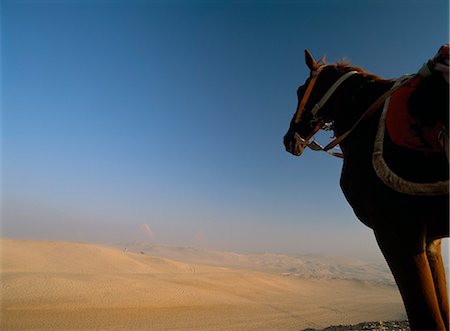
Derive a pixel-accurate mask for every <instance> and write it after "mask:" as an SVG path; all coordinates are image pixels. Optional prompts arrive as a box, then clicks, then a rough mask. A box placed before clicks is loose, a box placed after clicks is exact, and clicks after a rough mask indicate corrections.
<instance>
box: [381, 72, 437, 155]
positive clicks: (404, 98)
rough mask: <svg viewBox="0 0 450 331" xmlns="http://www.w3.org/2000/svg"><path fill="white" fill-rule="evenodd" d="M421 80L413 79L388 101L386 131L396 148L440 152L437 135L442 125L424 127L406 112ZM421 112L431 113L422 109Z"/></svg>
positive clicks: (420, 78)
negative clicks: (409, 100)
mask: <svg viewBox="0 0 450 331" xmlns="http://www.w3.org/2000/svg"><path fill="white" fill-rule="evenodd" d="M422 79H423V78H422V77H421V76H419V75H417V76H416V77H414V78H413V79H412V80H411V81H410V82H408V84H406V85H405V86H402V87H400V88H399V89H398V90H397V91H395V92H394V93H393V95H392V96H391V97H390V99H388V100H387V101H386V102H388V103H389V104H388V109H387V114H386V131H387V133H388V135H389V137H390V138H391V140H392V142H393V143H394V144H396V145H398V146H401V147H404V148H408V149H413V150H417V151H421V152H430V153H433V152H442V146H441V144H440V143H439V133H440V132H441V130H442V127H443V125H444V122H443V121H438V123H436V125H435V126H434V127H425V126H424V125H422V123H421V121H420V120H419V119H418V118H417V117H415V116H413V115H411V114H410V112H409V111H408V99H409V97H410V96H411V94H412V93H413V92H414V91H415V89H416V88H417V86H418V85H419V84H420V82H421V80H422ZM423 111H433V110H432V109H424V110H423Z"/></svg>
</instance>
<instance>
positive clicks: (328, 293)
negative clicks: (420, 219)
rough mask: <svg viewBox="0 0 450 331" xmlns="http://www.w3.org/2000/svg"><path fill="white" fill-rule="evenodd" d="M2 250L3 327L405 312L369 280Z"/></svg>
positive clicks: (312, 320)
mask: <svg viewBox="0 0 450 331" xmlns="http://www.w3.org/2000/svg"><path fill="white" fill-rule="evenodd" d="M0 248H1V257H2V259H1V261H2V269H1V303H2V305H1V322H0V323H1V325H0V326H1V329H2V330H302V329H305V328H307V327H314V328H320V327H325V326H327V325H330V324H352V323H357V322H361V321H364V320H391V319H402V318H404V317H405V315H404V311H403V308H402V305H401V301H400V297H399V295H398V294H397V291H396V289H395V288H394V287H393V286H389V285H384V284H381V283H376V282H371V281H363V280H350V279H330V278H301V277H286V276H283V275H280V274H276V273H271V272H263V271H261V270H253V269H252V268H253V267H252V265H251V264H250V265H249V266H248V268H243V267H242V266H241V267H240V268H237V267H236V268H233V267H230V266H229V265H228V266H227V265H226V264H220V263H217V261H216V263H211V264H207V263H192V259H190V258H189V257H187V258H186V259H185V260H183V259H182V257H183V256H182V255H183V254H180V256H178V260H173V259H167V258H163V257H155V256H149V255H147V254H139V253H132V252H129V251H127V252H125V251H123V250H121V249H117V248H112V247H106V246H100V245H88V244H78V243H68V242H51V241H20V240H11V239H2V240H0ZM190 260H191V261H190ZM203 262H206V260H205V261H203Z"/></svg>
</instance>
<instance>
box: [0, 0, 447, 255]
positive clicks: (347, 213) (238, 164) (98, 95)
mask: <svg viewBox="0 0 450 331" xmlns="http://www.w3.org/2000/svg"><path fill="white" fill-rule="evenodd" d="M324 9H326V10H324ZM448 10H449V4H448V1H443V0H431V1H425V0H419V1H401V0H397V1H387V0H381V1H379V0H376V1H375V0H373V1H372V0H370V1H365V2H360V1H354V0H348V1H333V0H319V1H307V0H305V1H288V0H281V1H239V0H232V1H224V0H223V1H222V0H220V1H219V0H218V1H201V0H198V1H195V0H192V1H190V0H186V1H151V0H148V1H146V0H131V1H125V0H114V1H108V0H94V1H84V0H68V1H63V0H62V1H44V0H43V1H28V0H23V1H12V0H5V1H2V3H1V30H2V31H1V45H2V53H1V63H2V68H1V70H2V82H1V93H2V98H1V99H2V146H1V149H2V193H1V194H2V200H3V208H2V222H1V231H0V233H1V235H2V236H4V237H11V238H21V239H49V240H56V239H58V240H68V241H82V242H104V243H113V242H118V241H126V240H134V238H135V237H136V236H140V237H142V236H144V238H147V239H148V240H149V241H151V242H154V243H155V244H164V245H166V244H167V245H181V246H186V245H192V246H196V247H204V248H208V249H216V250H227V251H241V252H267V251H268V252H280V253H315V254H327V255H345V256H352V257H359V258H361V257H363V258H382V256H381V253H380V252H379V250H378V248H377V246H376V242H375V239H374V237H373V234H372V232H371V230H370V229H369V228H367V227H365V226H364V225H363V224H362V223H360V222H359V221H358V220H357V219H356V217H355V215H354V214H353V211H352V210H351V208H350V207H349V206H348V204H347V202H346V201H345V198H344V196H343V194H342V193H341V191H340V189H339V176H340V169H341V164H342V161H341V160H338V159H334V158H332V157H330V156H327V155H325V154H321V153H314V152H311V151H308V152H306V153H305V155H303V156H302V157H301V158H294V157H292V156H291V155H289V154H288V153H286V152H285V151H284V147H283V145H282V137H283V135H284V133H285V131H286V129H287V127H288V125H289V121H290V120H291V117H292V115H293V113H294V111H295V107H296V105H297V99H296V90H297V88H298V86H299V85H301V84H302V83H303V82H304V80H305V79H306V77H307V75H308V71H307V68H306V66H305V64H304V60H303V51H304V49H305V48H308V49H309V50H310V51H311V52H312V53H313V55H314V56H316V57H317V58H319V57H321V56H322V55H323V54H326V55H327V58H328V61H329V62H335V61H337V60H340V59H343V58H348V59H349V60H350V62H351V63H354V64H355V65H358V66H362V67H363V68H365V69H366V70H368V71H369V72H372V73H375V74H377V75H380V76H382V77H385V78H393V77H398V76H400V75H403V74H406V73H412V72H416V71H417V70H418V69H419V68H420V66H421V65H422V64H423V63H424V62H425V61H427V60H428V59H429V58H431V57H432V56H433V55H434V54H435V53H436V51H437V50H438V48H439V47H440V45H442V44H444V43H448V41H449V27H448V23H449V22H448V13H449V11H448ZM328 136H329V135H328V134H326V135H323V136H322V137H321V140H322V141H327V139H329V137H328ZM446 245H447V240H446ZM446 247H447V246H446ZM446 250H448V249H447V248H446Z"/></svg>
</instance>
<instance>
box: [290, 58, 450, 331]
mask: <svg viewBox="0 0 450 331" xmlns="http://www.w3.org/2000/svg"><path fill="white" fill-rule="evenodd" d="M305 62H306V65H307V67H308V68H309V70H310V75H309V77H308V78H307V80H306V81H305V83H304V84H303V85H302V86H300V87H299V88H298V90H297V97H298V105H297V110H296V112H295V114H294V117H293V118H292V120H291V123H290V126H289V129H288V131H287V133H286V135H285V136H284V140H283V143H284V146H285V148H286V151H287V152H289V153H291V154H293V155H295V156H300V155H301V154H302V153H303V151H304V150H305V148H306V147H310V148H311V149H313V150H326V151H328V152H329V153H330V154H332V155H335V156H336V155H337V156H341V157H342V158H343V165H342V172H341V177H340V187H341V190H342V192H343V194H344V196H345V198H346V200H347V202H348V203H349V204H350V206H351V207H352V209H353V211H354V213H355V215H356V217H357V218H358V219H359V220H360V221H361V222H362V223H364V224H365V225H366V226H368V227H370V228H371V229H372V230H373V233H374V236H375V239H376V241H377V244H378V247H379V248H380V249H381V252H382V253H383V256H384V258H385V260H386V262H387V264H388V266H389V268H390V270H391V272H392V274H393V276H394V279H395V282H396V284H397V287H398V289H399V291H400V294H401V297H402V300H403V303H404V306H405V310H406V313H407V316H408V320H409V324H410V328H411V329H412V330H447V331H448V330H449V301H448V292H447V285H446V276H445V271H444V264H443V260H442V255H441V241H442V239H443V238H446V237H448V236H449V223H448V217H449V196H448V160H447V157H446V155H445V153H441V152H438V153H429V152H424V151H417V150H410V149H406V148H404V147H401V146H397V145H395V144H393V143H392V141H390V140H389V137H387V136H386V134H384V135H383V137H382V140H381V143H382V145H384V150H383V151H382V154H383V156H384V158H385V159H386V160H389V162H390V164H389V165H388V166H389V167H390V169H391V168H392V169H394V170H395V172H398V173H400V174H401V176H398V177H400V178H401V179H405V178H406V180H405V183H406V182H407V181H408V183H409V181H413V182H414V183H413V184H417V185H419V192H418V193H417V192H416V193H414V192H409V191H406V193H405V192H402V191H401V189H402V188H403V187H404V186H407V185H406V184H405V185H403V182H401V181H400V183H399V184H398V183H397V187H396V186H395V185H394V186H393V185H390V184H392V183H389V180H385V179H382V178H380V174H379V173H377V170H376V169H375V167H374V159H375V156H374V151H375V148H376V147H375V144H376V142H377V139H378V140H379V126H380V123H381V122H380V119H382V117H383V109H384V104H385V101H386V99H387V98H389V97H390V96H391V95H392V93H393V92H392V91H393V90H394V89H395V87H394V85H395V84H396V82H395V80H387V79H383V78H381V77H379V76H377V75H374V74H371V73H368V72H366V71H365V70H364V69H362V68H361V67H357V66H352V65H351V64H349V63H348V62H338V63H334V64H326V63H322V62H321V61H316V60H315V59H314V58H313V56H312V55H311V53H310V52H309V51H308V50H305ZM405 80H406V79H404V81H405ZM424 82H425V83H424V86H425V87H423V88H422V92H420V89H419V88H418V91H417V95H416V96H415V98H416V99H417V100H415V101H414V102H413V103H414V105H420V104H421V105H422V106H423V107H425V108H424V109H421V113H422V115H423V117H425V118H427V119H428V120H429V121H430V122H433V123H435V122H436V118H433V117H439V116H437V115H435V114H434V112H435V111H434V110H433V111H432V110H431V109H427V108H426V107H427V105H429V104H430V102H433V103H434V104H435V105H434V107H438V108H440V109H443V112H444V113H446V114H448V85H445V84H446V83H444V85H443V86H444V88H440V89H438V88H435V87H436V84H441V85H439V86H442V83H443V81H442V77H439V75H438V74H437V73H432V74H431V76H430V77H429V78H428V79H427V80H424ZM426 82H428V84H432V86H433V88H427V87H426V85H427V84H426ZM430 91H431V92H430ZM433 91H439V93H444V95H446V98H445V97H443V96H442V95H438V96H436V97H434V96H433V97H432V98H430V96H429V93H433ZM436 98H438V99H436ZM431 99H432V100H431ZM413 100H414V98H412V97H411V98H410V102H411V101H413ZM417 108H420V107H417ZM441 113H442V112H441ZM446 116H447V118H446V119H445V121H447V122H448V115H446ZM444 117H445V116H444ZM447 128H448V124H447ZM319 130H332V131H333V132H334V136H335V137H337V138H336V140H335V141H334V142H333V143H331V144H329V145H328V147H327V148H324V147H322V146H320V145H319V144H318V143H316V142H315V141H314V140H313V136H314V134H315V133H316V132H318V131H319ZM377 136H378V138H377ZM383 139H384V140H383ZM378 143H379V141H378ZM336 145H339V148H340V149H341V153H336V152H331V151H330V150H331V149H330V148H332V147H334V146H336ZM419 169H420V170H419ZM394 177H395V175H394ZM430 182H432V183H437V184H440V188H438V189H437V191H434V192H431V193H430V192H428V191H421V188H422V186H427V185H428V183H430ZM421 185H422V186H421ZM438 186H439V185H438ZM432 187H434V186H432ZM413 188H414V185H413Z"/></svg>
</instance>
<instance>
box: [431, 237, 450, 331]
mask: <svg viewBox="0 0 450 331" xmlns="http://www.w3.org/2000/svg"><path fill="white" fill-rule="evenodd" d="M441 242H442V240H441V239H434V240H432V239H430V240H427V243H426V245H427V246H426V252H427V258H428V263H429V265H430V269H431V273H432V275H433V282H434V287H435V291H436V296H437V299H438V302H439V309H440V311H441V315H442V319H443V320H444V323H445V327H446V329H447V330H449V302H448V291H447V281H446V278H445V269H444V263H443V260H442V253H441V251H442V248H441Z"/></svg>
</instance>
